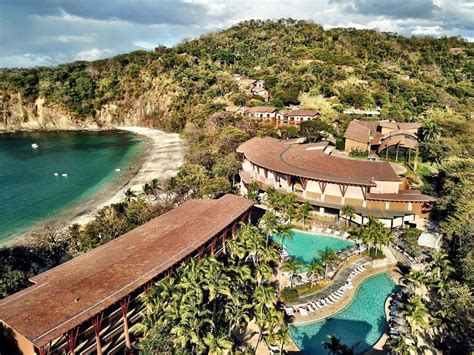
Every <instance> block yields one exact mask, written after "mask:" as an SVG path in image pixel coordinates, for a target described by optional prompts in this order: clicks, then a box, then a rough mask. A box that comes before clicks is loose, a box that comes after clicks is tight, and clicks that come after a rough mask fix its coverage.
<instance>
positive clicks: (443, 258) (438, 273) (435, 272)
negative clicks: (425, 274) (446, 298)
mask: <svg viewBox="0 0 474 355" xmlns="http://www.w3.org/2000/svg"><path fill="white" fill-rule="evenodd" d="M430 269H431V276H432V278H433V279H435V280H439V279H447V278H448V277H449V276H450V275H451V274H452V273H453V272H454V268H453V267H452V266H451V262H450V261H449V259H448V256H447V255H446V254H444V253H441V252H438V251H435V252H433V253H432V254H431V262H430Z"/></svg>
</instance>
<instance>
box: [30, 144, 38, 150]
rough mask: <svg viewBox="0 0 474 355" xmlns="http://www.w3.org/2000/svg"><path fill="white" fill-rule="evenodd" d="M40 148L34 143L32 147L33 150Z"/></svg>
mask: <svg viewBox="0 0 474 355" xmlns="http://www.w3.org/2000/svg"><path fill="white" fill-rule="evenodd" d="M38 147H39V145H38V144H36V143H33V144H32V145H31V148H33V149H37V148H38Z"/></svg>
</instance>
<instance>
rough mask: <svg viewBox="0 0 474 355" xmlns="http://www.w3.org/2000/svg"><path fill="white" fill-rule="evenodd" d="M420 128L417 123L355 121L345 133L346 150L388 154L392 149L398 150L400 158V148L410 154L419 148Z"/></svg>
mask: <svg viewBox="0 0 474 355" xmlns="http://www.w3.org/2000/svg"><path fill="white" fill-rule="evenodd" d="M420 127H421V125H420V124H419V123H417V122H394V121H388V120H386V121H360V120H353V121H351V122H350V123H349V126H348V127H347V130H346V132H345V133H344V141H345V146H344V150H345V152H347V153H350V152H351V151H361V152H363V151H367V152H374V153H377V154H381V153H382V152H384V151H385V154H388V151H389V150H390V149H396V151H397V156H398V151H399V150H400V148H401V149H402V150H405V151H408V152H410V151H412V150H415V149H416V148H417V147H418V136H417V133H418V129H419V128H420Z"/></svg>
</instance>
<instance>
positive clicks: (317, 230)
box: [311, 226, 349, 239]
mask: <svg viewBox="0 0 474 355" xmlns="http://www.w3.org/2000/svg"><path fill="white" fill-rule="evenodd" d="M311 232H313V233H321V234H330V235H335V236H336V237H342V238H345V239H347V238H348V237H349V233H348V232H346V231H341V230H338V229H333V228H322V227H315V226H313V227H311Z"/></svg>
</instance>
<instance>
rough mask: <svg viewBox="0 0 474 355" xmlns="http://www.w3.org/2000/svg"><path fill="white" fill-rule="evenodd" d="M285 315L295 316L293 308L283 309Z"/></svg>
mask: <svg viewBox="0 0 474 355" xmlns="http://www.w3.org/2000/svg"><path fill="white" fill-rule="evenodd" d="M285 313H286V314H287V315H288V316H290V317H291V316H294V315H295V310H294V309H293V307H285Z"/></svg>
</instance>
